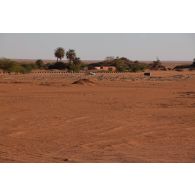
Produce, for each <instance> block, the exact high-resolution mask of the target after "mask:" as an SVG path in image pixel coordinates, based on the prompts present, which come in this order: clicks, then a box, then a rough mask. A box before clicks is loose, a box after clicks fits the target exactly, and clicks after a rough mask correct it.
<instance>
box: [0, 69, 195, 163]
mask: <svg viewBox="0 0 195 195" xmlns="http://www.w3.org/2000/svg"><path fill="white" fill-rule="evenodd" d="M83 78H84V79H89V82H87V80H80V81H79V82H75V81H78V80H79V79H83ZM74 82H75V83H74ZM72 83H74V84H72ZM0 162H195V72H193V71H191V72H190V71H182V72H177V71H153V72H152V75H151V77H144V75H143V73H126V74H123V73H118V74H114V73H112V74H108V73H107V74H97V75H96V76H90V75H85V74H62V73H43V74H38V73H31V74H25V75H9V74H0Z"/></svg>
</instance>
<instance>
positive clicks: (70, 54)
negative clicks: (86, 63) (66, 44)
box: [66, 49, 76, 65]
mask: <svg viewBox="0 0 195 195" xmlns="http://www.w3.org/2000/svg"><path fill="white" fill-rule="evenodd" d="M66 57H67V59H68V60H69V64H70V65H72V64H73V62H74V60H75V58H76V53H75V50H73V49H69V50H68V51H67V52H66Z"/></svg>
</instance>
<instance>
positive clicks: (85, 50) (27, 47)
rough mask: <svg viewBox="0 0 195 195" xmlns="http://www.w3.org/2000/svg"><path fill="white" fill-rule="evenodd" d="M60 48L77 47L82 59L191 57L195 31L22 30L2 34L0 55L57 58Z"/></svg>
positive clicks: (0, 37)
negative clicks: (40, 31)
mask: <svg viewBox="0 0 195 195" xmlns="http://www.w3.org/2000/svg"><path fill="white" fill-rule="evenodd" d="M57 47H63V48H64V49H65V50H67V49H69V48H70V49H75V50H76V53H77V55H78V56H79V57H80V58H81V59H83V60H102V59H104V58H105V57H106V56H115V57H116V56H119V57H122V56H124V57H127V58H129V59H132V60H154V59H156V57H159V58H160V59H161V60H192V59H193V58H195V33H194V34H192V33H191V34H183V33H181V34H179V33H162V34H158V33H154V34H153V33H152V34H151V33H125V34H118V33H116V34H115V33H112V34H110V33H89V34H86V33H83V34H82V33H78V34H77V33H76V34H67V33H61V34H53V33H48V34H47V33H41V34H39V33H32V34H31V33H24V34H22V33H19V34H0V57H6V58H14V59H16V58H18V59H39V58H40V59H55V57H54V54H53V53H54V50H55V48H57Z"/></svg>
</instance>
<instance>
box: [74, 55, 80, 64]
mask: <svg viewBox="0 0 195 195" xmlns="http://www.w3.org/2000/svg"><path fill="white" fill-rule="evenodd" d="M73 64H74V65H80V64H81V60H80V58H78V57H76V58H75V59H74V60H73Z"/></svg>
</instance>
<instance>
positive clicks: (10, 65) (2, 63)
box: [0, 59, 37, 73]
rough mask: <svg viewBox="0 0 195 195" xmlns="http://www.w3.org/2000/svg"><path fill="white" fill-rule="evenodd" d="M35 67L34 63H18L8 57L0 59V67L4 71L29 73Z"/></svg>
mask: <svg viewBox="0 0 195 195" xmlns="http://www.w3.org/2000/svg"><path fill="white" fill-rule="evenodd" d="M35 68H37V66H36V64H25V63H22V64H20V63H18V62H16V61H13V60H9V59H0V69H2V70H3V71H4V72H16V73H29V72H31V70H32V69H35Z"/></svg>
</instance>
